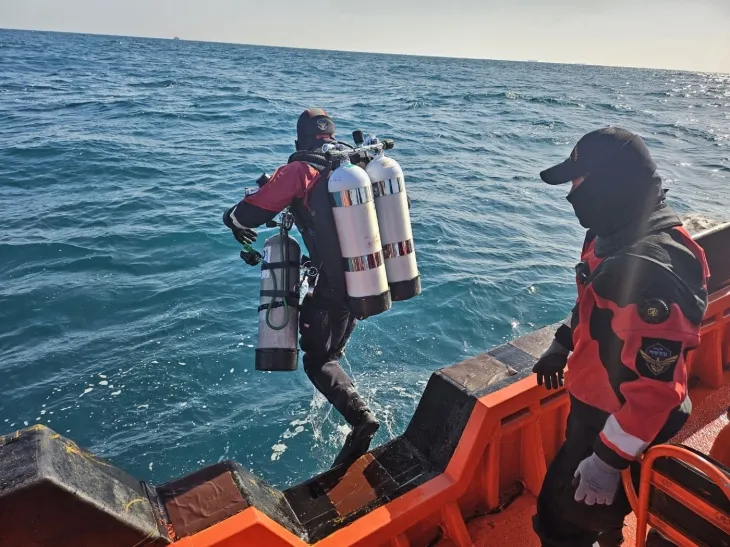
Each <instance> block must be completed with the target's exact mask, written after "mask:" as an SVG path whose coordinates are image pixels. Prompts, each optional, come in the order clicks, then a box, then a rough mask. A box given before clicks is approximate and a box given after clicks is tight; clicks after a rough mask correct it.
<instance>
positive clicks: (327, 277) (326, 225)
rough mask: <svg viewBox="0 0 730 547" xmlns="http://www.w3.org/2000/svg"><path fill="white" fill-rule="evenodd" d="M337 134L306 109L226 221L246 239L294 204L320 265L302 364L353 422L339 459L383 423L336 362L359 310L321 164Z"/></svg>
mask: <svg viewBox="0 0 730 547" xmlns="http://www.w3.org/2000/svg"><path fill="white" fill-rule="evenodd" d="M335 142H337V141H336V140H335V124H334V122H333V121H332V119H331V118H330V117H329V116H328V115H327V113H326V112H325V111H324V110H322V109H320V108H310V109H308V110H305V111H304V112H303V113H302V114H301V115H300V116H299V119H298V121H297V140H296V141H295V147H296V150H297V152H298V154H294V155H293V156H292V157H291V158H290V160H289V163H287V164H286V165H283V166H281V167H279V168H278V169H277V170H276V171H275V172H274V174H273V175H272V176H271V178H270V179H269V180H268V182H266V183H265V184H263V185H262V186H261V188H260V189H259V190H258V191H257V192H256V193H253V194H250V195H248V196H247V197H246V198H244V199H243V200H242V201H241V202H240V203H238V205H236V206H235V207H231V208H230V209H229V210H228V211H226V212H225V214H224V215H223V222H224V223H225V225H226V226H228V227H229V228H230V229H231V230H232V232H233V235H234V237H235V238H236V239H237V240H238V241H239V242H240V243H242V244H244V245H245V244H250V243H252V242H253V241H255V239H256V232H255V231H254V230H253V228H255V227H258V226H261V225H262V224H264V223H266V222H267V221H270V220H272V219H273V218H274V217H275V216H276V215H277V214H279V213H280V212H281V211H282V210H284V209H285V208H287V207H290V210H291V212H292V213H293V215H294V219H295V222H296V225H297V228H298V229H299V231H300V232H301V234H302V238H303V240H304V243H305V245H306V247H307V249H308V251H309V256H310V258H311V261H312V264H313V265H315V266H316V267H317V268H318V270H319V278H318V281H317V285H316V287H315V289H314V294H313V296H312V297H309V296H308V297H305V299H304V302H303V304H302V308H301V311H300V315H299V333H300V336H301V337H300V340H299V344H300V346H301V348H302V351H303V352H304V358H303V364H304V371H305V372H306V374H307V376H308V377H309V379H310V381H311V382H312V384H314V387H316V388H317V389H318V390H319V391H320V392H321V393H322V395H324V396H325V397H326V398H327V400H328V401H329V402H330V403H331V404H332V405H333V406H334V407H335V408H336V409H337V411H338V412H339V413H340V414H342V416H343V417H344V418H345V420H347V422H348V423H349V424H350V425H351V426H352V428H353V430H352V432H351V433H350V434H349V435H348V437H347V440H346V441H345V445H344V447H343V448H342V451H341V452H340V454H339V455H338V456H337V459H336V460H335V464H339V463H343V462H349V461H353V460H354V459H356V458H357V457H359V456H361V455H362V454H364V453H365V452H367V450H368V448H369V446H370V440H371V439H372V437H373V435H375V432H376V431H377V430H378V427H379V426H380V424H379V423H378V421H377V420H376V418H375V416H374V415H373V413H372V412H371V411H370V410H369V409H368V407H367V405H366V403H365V401H364V400H363V399H362V397H360V395H359V394H358V393H357V391H356V390H355V387H354V386H353V384H352V380H351V379H350V377H349V376H348V375H347V373H346V372H345V371H344V370H343V369H342V367H341V366H340V363H339V359H340V358H341V357H342V355H343V354H344V349H345V345H346V344H347V341H348V339H349V338H350V335H351V334H352V331H353V329H354V328H355V324H356V318H355V317H353V315H352V314H351V313H350V310H349V309H348V307H347V292H346V285H345V272H344V269H343V259H342V254H341V252H340V245H339V241H338V239H337V229H336V226H335V222H334V216H333V213H332V205H331V204H330V201H329V194H328V190H327V177H328V175H329V172H328V169H327V167H326V166H325V165H324V164H322V165H319V164H317V153H319V154H321V153H322V152H321V149H322V145H324V144H325V143H335ZM307 152H310V153H311V154H309V155H308V154H307ZM320 158H321V156H320ZM299 159H301V160H304V161H299Z"/></svg>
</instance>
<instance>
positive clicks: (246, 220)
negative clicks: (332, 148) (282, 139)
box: [223, 162, 317, 231]
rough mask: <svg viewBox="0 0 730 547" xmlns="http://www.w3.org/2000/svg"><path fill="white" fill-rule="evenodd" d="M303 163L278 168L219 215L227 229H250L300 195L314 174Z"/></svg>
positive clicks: (273, 215) (270, 217)
mask: <svg viewBox="0 0 730 547" xmlns="http://www.w3.org/2000/svg"><path fill="white" fill-rule="evenodd" d="M316 174H317V173H316V172H315V173H314V174H313V173H312V172H311V168H310V167H309V166H308V165H307V164H305V163H303V162H294V163H290V164H287V165H284V166H282V167H279V168H278V169H277V170H276V171H275V172H274V174H273V175H272V176H271V178H270V179H269V181H268V182H267V183H266V184H264V185H263V186H262V187H261V188H260V189H259V190H258V191H257V192H255V193H253V194H250V195H248V196H246V197H245V198H244V199H243V200H241V201H240V202H239V203H238V204H237V205H235V206H234V207H231V208H230V209H228V211H226V213H225V214H224V215H223V223H224V224H225V225H226V226H228V227H229V228H230V229H231V230H234V231H235V230H250V229H251V228H256V227H257V226H261V225H262V224H266V222H268V221H270V220H273V219H274V217H275V216H276V215H278V214H279V213H280V212H281V211H282V210H284V209H285V208H287V207H288V206H289V205H291V203H292V201H294V200H295V199H297V198H302V197H304V192H305V189H306V188H307V186H308V181H309V179H310V178H314V176H316Z"/></svg>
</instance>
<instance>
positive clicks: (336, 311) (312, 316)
mask: <svg viewBox="0 0 730 547" xmlns="http://www.w3.org/2000/svg"><path fill="white" fill-rule="evenodd" d="M306 300H309V302H306ZM355 324H356V321H355V319H354V318H353V317H351V316H350V313H349V311H348V310H347V308H346V307H344V306H343V305H341V304H336V303H332V302H327V301H324V300H318V299H317V298H316V295H315V298H314V299H305V304H304V305H303V306H302V313H301V315H300V331H301V334H302V338H301V341H300V344H301V346H302V350H304V359H303V363H304V371H305V372H306V373H307V376H308V377H309V379H310V381H311V382H312V384H314V386H315V387H316V388H317V389H318V390H319V391H320V393H322V394H323V395H324V396H325V397H326V398H327V400H328V401H329V402H330V403H331V404H332V406H334V407H335V409H336V410H337V411H338V412H339V413H340V414H342V416H343V417H344V418H345V420H346V421H347V422H348V423H349V424H350V425H351V426H352V432H351V433H350V434H349V435H348V436H347V439H346V440H345V444H344V446H343V448H342V450H341V451H340V454H339V455H338V456H337V458H336V459H335V463H334V465H339V464H340V463H349V462H352V461H354V460H356V459H357V458H359V457H360V456H361V455H363V454H364V453H365V452H367V451H368V448H369V447H370V440H371V439H372V437H373V435H375V432H376V431H377V430H378V428H379V427H380V424H379V423H378V421H377V420H376V419H375V416H374V415H373V413H372V412H370V410H369V409H368V407H367V404H366V403H365V401H364V400H363V398H362V397H360V395H359V394H358V392H357V390H356V389H355V386H354V385H353V383H352V380H351V379H350V377H349V376H348V375H347V373H346V372H345V371H344V369H343V368H342V366H341V365H340V363H339V359H340V358H341V357H342V355H343V353H344V348H345V345H346V344H347V341H348V339H349V338H350V335H351V334H352V331H353V330H354V328H355Z"/></svg>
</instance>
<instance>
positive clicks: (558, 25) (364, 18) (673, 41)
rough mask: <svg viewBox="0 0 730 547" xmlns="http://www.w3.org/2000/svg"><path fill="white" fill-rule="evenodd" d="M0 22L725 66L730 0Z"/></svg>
mask: <svg viewBox="0 0 730 547" xmlns="http://www.w3.org/2000/svg"><path fill="white" fill-rule="evenodd" d="M0 28H16V29H34V30H59V31H68V32H86V33H95V34H114V35H125V36H149V37H161V38H171V37H173V36H179V37H180V38H183V39H190V40H205V41H215V42H234V43H244V44H260V45H271V46H290V47H304V48H315V49H336V50H347V51H368V52H379V53H404V54H415V55H438V56H445V57H472V58H485V59H504V60H540V61H547V62H560V63H587V64H600V65H617V66H636V67H652V68H671V69H686V70H696V71H707V72H724V73H730V0H438V1H436V0H421V1H419V0H388V1H383V2H373V1H372V0H368V1H361V2H352V1H346V0H339V1H338V0H0Z"/></svg>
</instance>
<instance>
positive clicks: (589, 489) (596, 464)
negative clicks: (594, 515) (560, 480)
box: [575, 454, 621, 505]
mask: <svg viewBox="0 0 730 547" xmlns="http://www.w3.org/2000/svg"><path fill="white" fill-rule="evenodd" d="M575 477H576V478H577V479H578V480H579V483H578V488H577V489H576V491H575V501H584V500H585V504H586V505H594V504H596V503H598V504H605V505H611V504H612V503H613V500H614V498H615V497H616V491H617V490H618V483H619V481H620V480H621V470H620V469H616V468H615V467H611V466H610V465H608V464H607V463H606V462H604V461H603V460H602V459H601V458H599V457H598V456H596V455H595V454H591V455H590V456H588V457H587V458H586V459H585V460H583V461H582V462H580V463H579V464H578V469H576V471H575Z"/></svg>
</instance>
